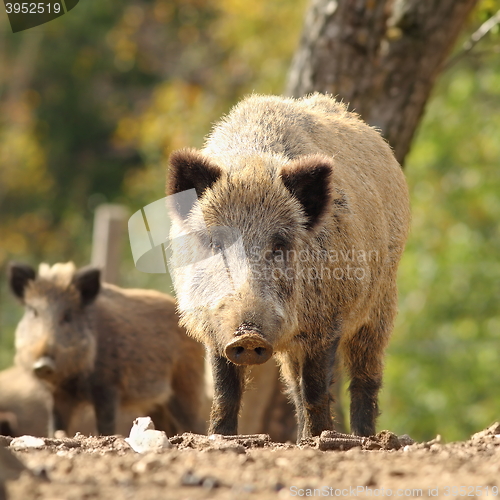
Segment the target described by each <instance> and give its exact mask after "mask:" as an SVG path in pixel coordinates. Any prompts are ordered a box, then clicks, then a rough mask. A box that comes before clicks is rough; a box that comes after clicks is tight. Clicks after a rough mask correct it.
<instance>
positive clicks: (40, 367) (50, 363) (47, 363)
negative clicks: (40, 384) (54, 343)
mask: <svg viewBox="0 0 500 500" xmlns="http://www.w3.org/2000/svg"><path fill="white" fill-rule="evenodd" d="M55 371H56V364H55V362H54V360H53V359H52V358H51V357H50V356H43V357H41V358H38V359H37V360H36V361H35V362H34V363H33V373H34V374H35V375H36V376H37V377H38V378H42V379H44V378H50V377H51V376H52V375H53V374H54V372H55Z"/></svg>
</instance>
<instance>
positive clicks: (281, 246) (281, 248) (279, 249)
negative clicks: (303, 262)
mask: <svg viewBox="0 0 500 500" xmlns="http://www.w3.org/2000/svg"><path fill="white" fill-rule="evenodd" d="M287 250H288V244H287V242H286V241H285V240H284V239H283V238H281V237H279V238H276V239H275V240H274V243H273V246H272V252H273V257H274V258H276V259H281V260H284V259H285V256H286V251H287Z"/></svg>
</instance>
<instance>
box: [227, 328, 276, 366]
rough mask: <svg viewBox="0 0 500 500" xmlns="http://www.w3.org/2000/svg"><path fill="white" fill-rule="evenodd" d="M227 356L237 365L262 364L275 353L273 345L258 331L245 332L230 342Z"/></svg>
mask: <svg viewBox="0 0 500 500" xmlns="http://www.w3.org/2000/svg"><path fill="white" fill-rule="evenodd" d="M225 353H226V357H227V358H228V359H229V361H232V362H233V363H234V364H235V365H261V364H262V363H265V362H266V361H267V360H268V359H269V358H270V357H271V356H272V354H273V346H272V345H271V344H270V343H269V342H268V341H267V340H266V339H264V337H262V335H259V334H258V333H254V332H251V333H243V334H241V335H239V336H238V337H237V338H236V339H235V340H233V341H232V342H229V344H227V345H226V349H225Z"/></svg>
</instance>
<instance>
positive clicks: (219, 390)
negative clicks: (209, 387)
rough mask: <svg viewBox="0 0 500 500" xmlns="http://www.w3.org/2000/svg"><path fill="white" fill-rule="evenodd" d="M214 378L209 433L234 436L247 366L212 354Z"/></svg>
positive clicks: (236, 430) (236, 429)
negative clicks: (238, 364)
mask: <svg viewBox="0 0 500 500" xmlns="http://www.w3.org/2000/svg"><path fill="white" fill-rule="evenodd" d="M210 362H211V365H212V375H213V380H214V399H213V402H212V411H211V413H210V428H209V430H208V433H209V434H223V435H226V436H232V435H235V434H237V432H238V413H239V411H240V405H241V396H242V394H243V388H244V384H245V381H244V379H245V368H244V367H243V366H237V365H235V364H234V363H231V361H229V360H228V359H226V358H224V357H222V356H218V355H216V354H213V353H211V354H210Z"/></svg>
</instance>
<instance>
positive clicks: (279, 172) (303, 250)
mask: <svg viewBox="0 0 500 500" xmlns="http://www.w3.org/2000/svg"><path fill="white" fill-rule="evenodd" d="M183 155H185V158H186V160H185V161H186V164H187V165H188V166H189V168H186V169H185V168H184V167H183V161H182V158H183ZM196 155H198V161H196ZM173 158H174V161H173V162H172V163H171V167H170V168H171V172H170V181H169V183H168V185H167V194H169V195H172V194H175V193H177V192H178V191H179V189H178V187H179V186H182V189H189V188H194V189H195V190H196V193H197V195H198V198H199V200H198V202H197V203H195V204H194V205H193V207H192V209H191V211H190V212H189V215H188V216H187V217H186V214H178V215H180V218H179V217H178V218H177V219H176V218H175V217H174V225H173V230H172V236H173V237H174V238H175V237H176V236H178V235H180V234H182V233H185V232H186V231H191V232H194V233H195V234H200V235H202V234H203V233H204V232H205V233H207V234H208V237H210V233H211V228H215V227H217V226H229V227H231V228H236V229H238V230H239V232H240V234H241V237H242V241H243V246H244V248H245V252H246V255H247V257H249V256H252V255H253V261H252V262H251V265H250V267H251V269H252V271H253V273H252V272H251V273H248V274H247V275H246V278H245V279H244V280H242V282H241V283H238V286H237V287H236V289H234V290H232V293H227V294H226V295H223V296H220V294H219V295H217V293H214V294H213V297H214V298H213V300H212V302H211V303H210V305H206V304H204V305H199V304H200V300H201V299H204V298H205V296H206V294H207V290H208V291H210V290H217V287H219V288H222V287H223V286H224V283H225V282H224V279H225V278H224V269H223V266H222V267H221V266H219V267H217V266H215V267H212V268H210V264H208V263H205V261H204V262H202V263H201V264H200V267H199V269H198V273H197V274H190V273H193V271H192V270H191V269H190V268H189V266H184V264H185V263H186V262H185V260H183V259H186V258H188V257H189V255H188V253H186V252H184V253H183V252H179V251H178V249H176V246H175V245H176V243H175V241H176V240H175V239H174V240H173V241H174V244H173V260H172V262H173V267H174V269H176V271H175V273H174V274H175V276H174V280H175V283H176V291H177V295H178V298H179V303H180V311H181V318H182V324H184V325H185V326H186V328H187V329H188V332H189V333H190V334H191V335H193V336H194V337H195V338H197V339H198V340H200V341H202V342H204V343H205V344H206V345H207V346H208V347H209V349H210V351H211V353H212V360H213V369H214V384H215V396H214V405H213V411H212V419H211V431H213V432H221V433H232V432H235V430H236V428H235V426H236V420H235V419H236V416H237V411H238V409H239V400H240V398H241V393H242V391H243V385H244V383H243V380H244V375H243V372H244V367H241V366H237V365H233V364H232V363H229V362H228V361H227V360H226V361H224V359H225V358H224V356H225V351H224V349H225V346H226V345H229V343H230V342H231V341H233V340H234V339H235V336H237V335H240V333H241V328H242V326H243V325H251V329H252V335H254V337H255V334H256V332H257V333H259V334H260V335H261V336H262V338H263V339H265V340H266V342H267V343H270V344H271V345H272V347H273V352H274V353H275V356H276V357H277V359H278V360H279V362H280V363H281V369H282V375H283V377H284V378H285V380H286V381H287V384H288V385H289V387H290V391H291V394H292V396H293V398H294V401H295V405H296V408H297V413H298V421H299V438H300V437H307V436H310V435H316V434H319V433H320V432H321V431H322V430H324V429H329V428H331V427H332V423H331V416H330V396H329V389H330V384H331V382H332V367H333V362H334V359H335V356H336V355H337V353H338V354H339V355H341V356H342V359H343V362H344V365H345V368H346V371H347V376H348V377H349V378H350V379H351V385H350V392H351V429H352V431H353V432H354V433H356V434H362V435H367V434H370V433H373V432H374V431H375V418H376V416H377V414H378V406H377V394H378V391H379V389H380V385H381V380H382V363H383V354H384V350H385V347H386V345H387V342H388V339H389V336H390V333H391V330H392V327H393V321H394V317H395V315H396V308H397V289H396V272H397V266H398V262H399V259H400V257H401V253H402V251H403V248H404V244H405V241H406V237H407V233H408V226H409V219H410V214H409V206H408V189H407V186H406V182H405V179H404V176H403V173H402V171H401V169H400V166H399V165H398V163H397V162H396V160H395V158H394V156H393V154H392V151H391V149H390V147H389V146H388V145H387V143H386V142H385V141H384V140H383V139H382V137H381V136H380V135H379V133H378V132H377V131H376V130H374V129H373V128H371V127H369V126H368V125H366V124H365V123H364V122H362V121H361V120H360V119H359V118H358V116H357V115H355V114H353V113H349V112H348V111H347V109H346V107H345V106H344V105H343V104H341V103H338V102H336V101H335V100H333V99H332V98H330V97H327V96H324V95H320V94H314V95H312V96H310V97H306V98H303V99H298V100H294V99H285V98H281V97H267V96H251V97H249V98H247V99H245V100H244V101H243V102H242V103H240V104H239V105H237V106H236V107H235V108H234V109H233V110H232V111H231V113H230V114H229V115H228V116H227V117H226V118H225V119H223V120H222V121H221V122H219V123H218V124H217V125H216V126H215V128H214V130H213V132H212V133H211V134H210V136H209V137H208V139H207V141H206V144H205V147H204V148H203V150H202V151H200V152H196V151H193V150H189V152H186V153H183V152H177V153H175V154H174V156H173ZM207 165H209V166H210V167H209V172H208V174H207V175H204V176H200V175H199V173H200V171H203V170H204V169H205V168H207ZM207 228H208V229H207ZM200 241H201V238H200ZM193 242H194V243H193ZM191 245H194V246H196V245H197V243H196V240H195V239H194V240H192V242H191ZM200 245H202V243H200ZM215 248H219V247H215ZM353 250H354V251H353ZM190 251H192V252H194V250H191V249H190ZM280 252H281V258H279V253H280ZM249 259H250V257H249ZM250 260H251V259H250ZM203 266H204V267H203ZM271 272H274V274H272V273H271ZM258 276H261V277H262V276H264V278H260V279H258V278H257V277H258ZM201 277H202V278H201ZM200 280H203V283H202V284H201V285H200ZM221 283H222V284H221ZM209 297H210V295H209ZM202 302H203V301H202ZM267 343H266V344H263V345H268V344H267ZM228 363H229V364H228ZM218 384H219V389H217V387H218ZM223 386H225V388H224V387H223ZM231 398H232V400H231ZM230 400H231V401H230ZM235 412H236V413H235Z"/></svg>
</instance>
